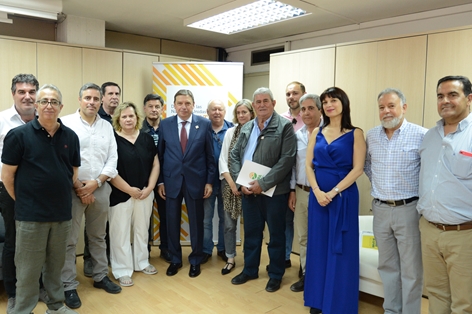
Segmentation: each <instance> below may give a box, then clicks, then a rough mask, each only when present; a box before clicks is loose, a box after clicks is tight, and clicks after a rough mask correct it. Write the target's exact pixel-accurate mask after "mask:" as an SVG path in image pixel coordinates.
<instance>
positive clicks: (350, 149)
mask: <svg viewBox="0 0 472 314" xmlns="http://www.w3.org/2000/svg"><path fill="white" fill-rule="evenodd" d="M320 99H321V103H322V114H323V121H324V123H323V127H320V128H318V129H315V130H314V131H313V133H312V135H311V137H310V140H309V142H308V148H307V156H306V168H307V170H306V171H307V177H308V181H309V182H310V186H311V193H310V197H309V201H308V242H307V243H308V246H307V260H306V265H307V266H306V274H305V291H304V293H305V294H304V297H305V305H306V306H309V307H310V313H323V314H354V313H357V312H358V298H359V218H358V216H359V191H358V189H357V186H356V183H355V181H356V179H357V178H358V177H359V176H360V175H361V174H362V172H363V169H364V160H365V154H366V144H365V140H364V134H363V132H362V130H361V129H358V128H356V127H354V126H353V125H352V124H351V116H350V108H349V98H348V97H347V95H346V93H345V92H344V91H343V90H342V89H340V88H337V87H331V88H328V89H327V90H325V91H324V92H323V93H322V94H321V96H320Z"/></svg>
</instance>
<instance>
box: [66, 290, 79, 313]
mask: <svg viewBox="0 0 472 314" xmlns="http://www.w3.org/2000/svg"><path fill="white" fill-rule="evenodd" d="M64 296H65V303H66V305H67V306H68V307H70V308H71V309H78V308H79V307H80V306H81V305H82V302H81V301H80V298H79V295H78V294H77V290H75V289H74V290H67V291H64Z"/></svg>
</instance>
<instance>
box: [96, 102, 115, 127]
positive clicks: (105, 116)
mask: <svg viewBox="0 0 472 314" xmlns="http://www.w3.org/2000/svg"><path fill="white" fill-rule="evenodd" d="M98 115H99V116H100V118H102V119H104V120H107V121H108V122H110V123H112V122H111V116H110V115H109V114H108V113H106V112H105V110H103V105H101V106H100V108H98Z"/></svg>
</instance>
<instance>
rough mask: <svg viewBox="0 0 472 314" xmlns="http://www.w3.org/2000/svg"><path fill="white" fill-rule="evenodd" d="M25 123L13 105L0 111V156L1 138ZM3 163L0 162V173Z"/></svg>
mask: <svg viewBox="0 0 472 314" xmlns="http://www.w3.org/2000/svg"><path fill="white" fill-rule="evenodd" d="M23 124H26V123H25V121H23V120H22V119H21V116H20V114H19V113H18V111H16V109H15V105H13V106H11V107H10V108H8V109H6V110H3V111H2V112H0V156H1V155H2V152H3V140H4V139H5V136H6V135H7V133H8V132H9V131H10V130H11V129H14V128H16V127H18V126H20V125H23ZM2 166H3V164H2V163H1V162H0V173H2Z"/></svg>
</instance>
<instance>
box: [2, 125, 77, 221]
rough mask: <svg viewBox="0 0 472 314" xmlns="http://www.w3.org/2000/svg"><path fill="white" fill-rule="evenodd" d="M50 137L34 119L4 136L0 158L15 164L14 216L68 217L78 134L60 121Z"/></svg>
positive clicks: (32, 218) (33, 218) (22, 218)
mask: <svg viewBox="0 0 472 314" xmlns="http://www.w3.org/2000/svg"><path fill="white" fill-rule="evenodd" d="M58 122H59V123H60V127H59V128H58V130H57V131H56V133H55V134H54V136H53V137H51V136H50V135H49V133H48V132H47V131H46V130H45V129H44V128H43V127H42V126H41V125H40V124H39V122H38V119H35V120H33V121H31V122H30V123H27V124H25V125H22V126H19V127H17V128H14V129H12V130H11V131H10V132H8V134H7V135H6V137H5V140H4V147H3V153H2V162H3V163H4V164H6V165H12V166H18V168H17V171H16V174H15V197H16V201H15V219H16V220H18V221H32V222H58V221H67V220H71V219H72V213H71V209H72V176H73V172H74V171H73V167H80V147H79V138H78V137H77V135H76V134H75V132H74V131H72V130H71V129H69V128H68V127H66V126H65V125H63V124H62V122H61V120H59V119H58Z"/></svg>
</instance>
